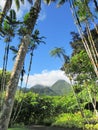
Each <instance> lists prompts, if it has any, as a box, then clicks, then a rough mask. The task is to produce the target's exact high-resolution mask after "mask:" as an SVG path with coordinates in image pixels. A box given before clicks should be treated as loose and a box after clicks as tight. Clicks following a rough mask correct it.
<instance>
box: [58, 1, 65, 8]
mask: <svg viewBox="0 0 98 130" xmlns="http://www.w3.org/2000/svg"><path fill="white" fill-rule="evenodd" d="M65 2H66V0H59V1H58V4H57V7H60V6H62V5H63V4H64V3H65Z"/></svg>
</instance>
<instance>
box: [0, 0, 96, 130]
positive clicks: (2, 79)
mask: <svg viewBox="0 0 98 130" xmlns="http://www.w3.org/2000/svg"><path fill="white" fill-rule="evenodd" d="M28 1H29V2H30V3H31V9H30V11H29V12H28V13H27V14H25V16H24V19H23V21H19V20H17V17H16V12H15V10H12V9H11V6H12V2H13V1H12V0H6V1H5V6H4V8H3V10H2V11H1V12H0V35H1V37H2V38H4V40H5V43H6V47H5V52H4V62H3V68H2V71H0V75H1V76H0V94H1V97H0V98H1V99H0V101H1V102H0V110H1V111H0V130H7V129H8V126H10V127H12V126H13V125H15V124H23V125H30V124H44V125H53V126H63V127H69V128H85V129H87V130H88V129H91V130H92V129H93V130H94V129H95V130H97V129H98V121H97V118H98V112H97V109H98V102H97V101H98V96H97V93H98V89H97V88H98V84H97V80H98V79H97V78H98V46H97V42H98V39H97V36H98V27H97V24H96V16H95V15H94V14H95V13H96V11H98V2H97V1H96V0H93V1H92V0H66V1H65V0H60V1H58V4H57V5H58V7H60V6H61V5H63V4H64V3H65V2H69V5H70V9H71V12H72V15H73V19H74V21H75V24H76V27H77V28H78V31H79V34H77V33H75V32H72V33H71V34H72V38H73V39H72V41H71V46H72V49H73V53H72V55H71V56H70V57H69V56H67V55H66V54H65V51H64V49H63V48H61V47H56V48H55V49H54V50H52V51H51V55H52V56H58V57H59V58H61V59H62V58H63V62H62V67H61V69H62V70H63V71H64V72H65V73H66V74H67V76H68V77H69V79H70V83H71V87H72V92H71V93H70V94H69V95H67V96H66V95H63V96H56V95H55V96H47V95H42V96H40V95H39V94H35V93H34V92H25V91H24V90H22V89H21V90H19V89H18V82H19V78H20V76H21V83H22V81H23V76H24V73H25V69H24V61H25V57H26V53H27V52H28V51H30V66H29V69H28V77H29V72H30V70H31V63H32V56H33V51H34V49H35V48H36V46H37V45H39V44H40V43H41V42H43V41H42V40H43V37H39V31H38V30H36V31H35V33H33V31H34V27H35V24H36V21H37V19H38V15H39V12H40V10H41V0H35V2H34V4H33V1H32V0H28ZM15 2H16V8H17V9H18V10H19V8H20V2H21V3H22V4H23V3H24V2H25V1H24V0H15ZM45 2H46V3H47V4H50V3H51V1H49V0H45ZM92 4H94V6H95V10H94V11H92V7H91V5H92ZM8 12H9V13H8ZM28 21H29V22H28ZM16 35H18V36H19V37H20V38H21V44H20V45H18V47H16V48H15V47H14V46H11V47H10V42H11V41H12V40H13V38H14V37H15V36H16ZM43 43H44V42H43ZM9 49H11V50H12V51H13V52H14V53H15V55H14V59H16V60H15V63H14V68H13V70H12V72H11V73H9V72H7V70H6V68H7V61H8V54H9ZM9 76H10V78H9ZM27 82H28V78H27ZM26 85H27V84H26ZM6 86H7V87H6ZM86 109H88V110H86Z"/></svg>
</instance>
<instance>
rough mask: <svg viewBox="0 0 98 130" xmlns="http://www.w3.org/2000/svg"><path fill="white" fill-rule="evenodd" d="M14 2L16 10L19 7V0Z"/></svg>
mask: <svg viewBox="0 0 98 130" xmlns="http://www.w3.org/2000/svg"><path fill="white" fill-rule="evenodd" d="M15 4H16V8H17V10H19V8H20V2H19V0H15Z"/></svg>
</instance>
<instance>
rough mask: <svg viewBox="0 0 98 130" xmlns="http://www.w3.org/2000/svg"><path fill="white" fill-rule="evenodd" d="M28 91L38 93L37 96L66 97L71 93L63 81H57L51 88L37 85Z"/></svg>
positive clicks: (67, 84) (68, 85) (68, 86)
mask: <svg viewBox="0 0 98 130" xmlns="http://www.w3.org/2000/svg"><path fill="white" fill-rule="evenodd" d="M29 91H32V92H35V93H38V94H39V95H51V96H55V95H66V94H69V93H70V92H71V86H70V84H69V83H67V82H66V81H64V80H58V81H57V82H56V83H54V84H53V85H52V86H51V87H49V86H43V85H39V84H37V85H35V86H33V87H31V88H30V89H29Z"/></svg>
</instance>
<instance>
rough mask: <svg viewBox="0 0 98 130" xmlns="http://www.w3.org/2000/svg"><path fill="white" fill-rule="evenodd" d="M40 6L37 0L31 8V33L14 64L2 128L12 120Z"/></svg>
mask: <svg viewBox="0 0 98 130" xmlns="http://www.w3.org/2000/svg"><path fill="white" fill-rule="evenodd" d="M40 7H41V1H40V0H36V1H35V3H34V6H33V7H31V10H30V18H31V19H30V20H31V22H32V24H31V28H30V31H29V32H30V33H29V34H26V35H25V36H24V37H23V39H22V43H21V45H20V48H19V51H18V55H17V57H16V61H15V64H14V68H13V70H12V73H11V78H10V81H9V83H8V86H7V91H6V98H5V102H4V105H3V109H2V111H1V115H0V130H7V129H8V124H9V120H10V116H11V112H12V108H13V103H14V97H15V92H16V89H17V86H18V81H19V77H20V73H21V70H22V67H23V63H24V59H25V56H26V52H27V50H28V46H29V44H30V35H31V32H32V31H33V29H34V26H35V23H36V20H37V18H38V14H39V12H40Z"/></svg>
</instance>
